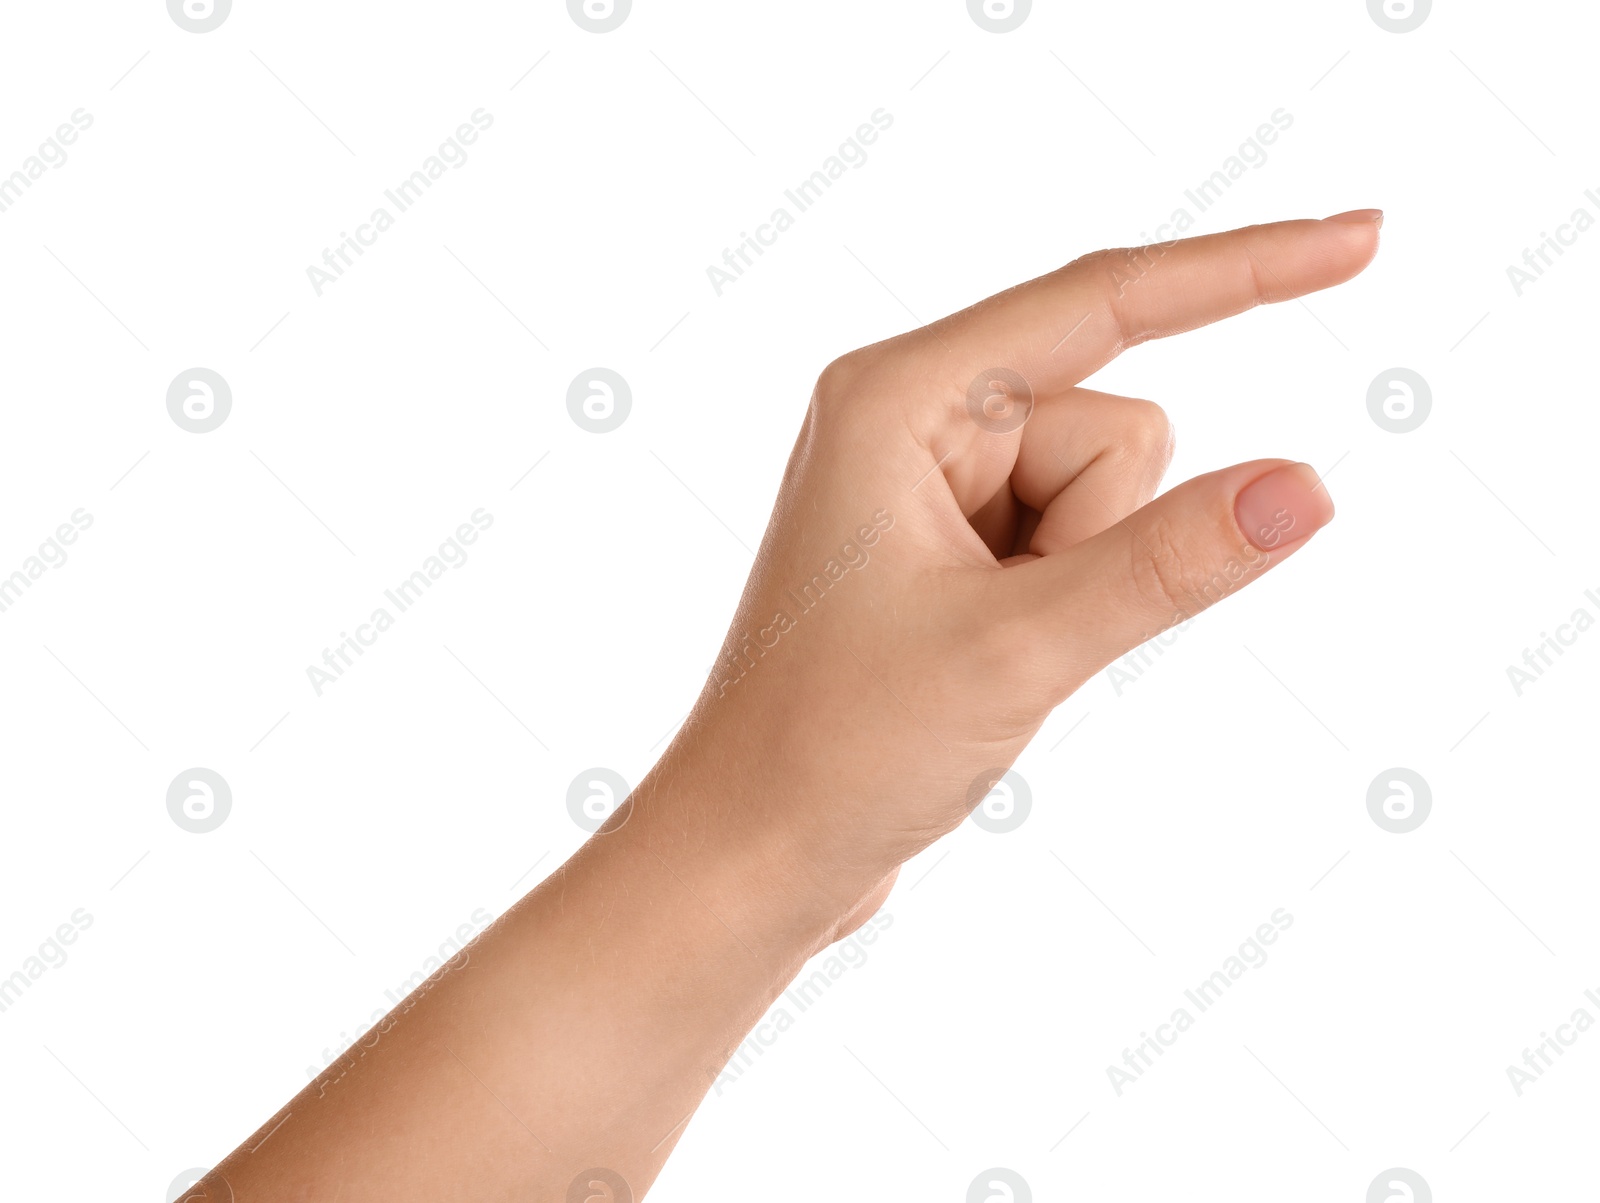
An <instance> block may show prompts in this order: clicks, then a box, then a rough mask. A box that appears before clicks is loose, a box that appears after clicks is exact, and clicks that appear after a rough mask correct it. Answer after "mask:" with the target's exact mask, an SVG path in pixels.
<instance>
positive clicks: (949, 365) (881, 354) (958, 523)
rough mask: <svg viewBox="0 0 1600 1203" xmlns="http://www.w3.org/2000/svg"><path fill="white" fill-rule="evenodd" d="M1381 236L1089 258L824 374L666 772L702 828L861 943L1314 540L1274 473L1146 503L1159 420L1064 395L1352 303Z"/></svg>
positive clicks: (1305, 232)
mask: <svg viewBox="0 0 1600 1203" xmlns="http://www.w3.org/2000/svg"><path fill="white" fill-rule="evenodd" d="M1380 220H1381V214H1379V213H1378V212H1376V211H1374V210H1362V211H1358V212H1355V213H1350V214H1341V215H1340V216H1338V217H1334V218H1329V219H1327V220H1326V221H1287V222H1279V223H1276V224H1272V225H1264V226H1253V227H1250V228H1247V229H1243V230H1235V231H1232V232H1230V233H1225V234H1217V235H1212V236H1208V237H1203V238H1193V239H1187V240H1183V241H1177V242H1172V243H1168V244H1164V245H1158V246H1153V247H1146V248H1142V249H1138V250H1118V251H1102V252H1098V253H1096V254H1092V255H1087V256H1085V257H1084V258H1082V259H1079V260H1077V261H1076V262H1074V263H1071V264H1069V265H1068V266H1066V267H1064V268H1062V269H1060V270H1059V271H1056V272H1052V273H1051V274H1050V275H1047V276H1044V277H1042V278H1040V279H1037V280H1034V281H1031V282H1030V283H1027V284H1023V285H1021V286H1020V287H1017V288H1014V289H1011V290H1010V291H1008V292H1005V293H1002V294H1000V295H999V296H996V297H991V298H990V299H989V300H987V301H983V302H980V303H979V304H977V305H975V306H973V307H972V308H970V309H967V310H965V311H963V312H961V313H958V314H955V315H954V316H952V317H948V318H945V319H944V320H942V321H938V322H935V323H933V324H932V325H930V326H926V327H924V328H922V329H919V330H915V331H912V332H911V333H909V334H904V335H901V336H900V337H898V338H893V339H890V340H888V341H887V342H882V343H878V344H876V345H874V346H870V347H866V348H863V349H862V350H859V351H854V352H852V353H850V354H848V355H846V356H844V357H843V358H841V359H839V360H837V361H836V362H834V363H833V364H832V365H830V366H829V367H828V368H827V370H826V371H824V372H823V374H822V377H821V379H820V380H819V381H818V383H817V386H816V391H815V393H814V395H813V397H812V400H811V407H810V410H809V412H808V413H807V415H806V420H805V425H804V427H803V428H802V430H801V432H800V438H799V441H798V443H797V444H796V446H795V449H794V453H793V455H792V456H791V458H790V461H789V467H788V471H787V474H786V476H785V479H784V482H783V488H782V491H781V493H780V495H779V498H778V504H777V507H776V510H775V512H774V514H773V517H772V521H771V524H770V526H769V527H768V529H767V533H766V537H765V540H764V541H763V543H762V546H761V550H760V553H759V555H758V557H757V560H756V565H755V568H754V570H753V572H752V573H751V576H750V580H749V583H748V585H747V586H746V588H745V593H744V598H743V600H742V602H741V604H740V606H739V609H738V613H737V614H736V616H735V618H734V621H733V626H732V629H731V630H730V632H729V635H728V639H727V642H726V644H725V645H724V647H723V649H722V655H721V659H720V661H719V663H718V668H717V670H716V671H715V672H714V673H713V675H712V678H711V680H710V682H709V683H708V684H707V687H706V690H705V693H704V694H703V696H702V698H701V700H700V703H699V705H698V707H697V709H696V711H695V713H694V715H693V717H692V719H691V722H690V724H689V725H688V727H687V728H686V730H685V732H684V733H683V734H682V735H681V736H680V738H679V740H678V741H677V742H676V743H675V745H674V747H673V749H672V751H671V752H670V753H669V756H668V760H669V762H673V763H678V764H681V765H682V766H683V770H682V771H685V772H692V771H693V769H692V767H691V766H693V765H695V764H697V763H705V764H708V765H711V766H715V767H714V768H713V770H712V771H713V772H714V773H716V774H719V775H721V774H725V773H727V772H728V771H729V770H730V768H732V771H734V772H736V773H737V775H738V778H739V780H740V782H741V786H740V787H738V788H736V789H733V790H725V791H724V792H725V793H727V795H728V796H729V798H730V801H729V803H728V804H727V805H726V807H725V809H724V811H723V813H722V814H721V815H720V818H719V821H721V822H725V823H729V824H735V825H751V826H756V827H761V828H768V827H777V828H781V829H783V830H784V831H785V832H786V838H787V839H789V840H790V841H791V842H792V847H793V848H794V851H795V856H796V858H797V861H796V868H797V871H798V872H799V874H800V875H801V876H803V877H804V878H806V879H807V880H810V881H816V880H818V879H819V878H821V879H824V880H827V881H829V882H831V883H833V884H834V885H835V886H836V887H837V888H839V889H840V890H841V891H842V893H841V895H840V898H839V900H838V901H839V902H840V903H841V904H843V903H846V902H850V900H851V899H854V902H853V903H851V907H852V909H856V913H857V918H858V920H859V918H864V917H865V915H866V914H869V913H870V907H871V906H874V905H876V903H878V902H881V900H882V896H883V894H885V893H886V892H887V889H888V885H889V884H890V881H891V880H892V874H893V872H894V871H895V869H896V867H897V866H898V865H899V864H900V863H901V862H902V861H904V860H905V859H906V858H907V857H909V856H911V855H912V854H914V853H916V852H918V851H919V850H921V849H922V848H924V847H926V846H927V845H928V844H929V843H931V842H932V841H933V840H935V839H937V838H938V837H939V836H940V835H942V834H944V833H946V832H948V831H950V830H952V829H953V828H954V827H956V826H957V825H958V824H959V823H960V822H961V821H962V819H963V818H965V817H966V815H967V814H968V813H969V812H970V810H971V809H972V807H973V806H974V804H975V803H976V802H978V801H979V800H980V799H981V798H982V797H983V796H985V795H986V794H987V793H988V791H989V789H990V787H991V786H992V784H993V782H994V780H995V778H996V777H998V776H999V774H1000V773H1001V772H1002V771H1003V770H1004V769H1005V768H1007V767H1008V766H1009V765H1010V764H1011V762H1012V761H1013V759H1014V758H1015V757H1016V756H1017V754H1018V753H1019V752H1020V751H1021V750H1022V748H1023V747H1024V746H1025V745H1026V744H1027V742H1028V740H1029V739H1030V738H1031V737H1032V736H1033V734H1034V733H1035V732H1036V731H1037V730H1038V729H1039V726H1040V724H1041V723H1043V721H1044V719H1045V717H1046V716H1047V715H1048V714H1049V713H1050V711H1051V709H1052V708H1053V707H1054V706H1056V705H1057V704H1059V703H1060V702H1061V701H1062V700H1063V699H1065V698H1066V697H1067V696H1068V695H1069V694H1071V693H1072V692H1073V691H1075V690H1076V689H1077V688H1078V687H1079V686H1081V685H1082V684H1084V683H1085V682H1086V681H1087V680H1089V678H1090V677H1092V676H1093V675H1094V674H1095V673H1096V672H1097V671H1099V670H1100V669H1101V668H1103V667H1104V666H1105V665H1107V664H1109V663H1111V662H1112V661H1113V660H1115V659H1117V658H1118V657H1120V656H1122V655H1123V654H1125V653H1126V652H1128V651H1129V650H1130V649H1132V648H1134V647H1136V646H1138V645H1139V644H1141V643H1143V642H1144V641H1146V640H1148V639H1150V638H1151V637H1153V636H1155V635H1157V634H1159V633H1160V632H1161V631H1164V630H1166V629H1167V628H1168V627H1170V626H1172V625H1174V624H1175V623H1178V622H1181V621H1184V620H1186V619H1187V618H1189V617H1190V616H1192V615H1194V614H1195V613H1197V612H1198V611H1200V610H1202V609H1204V608H1205V607H1207V606H1209V605H1211V604H1213V603H1215V602H1217V601H1219V600H1220V599H1221V598H1222V597H1224V596H1227V595H1228V594H1230V593H1232V592H1233V591H1234V590H1236V589H1239V588H1242V587H1243V586H1245V585H1246V584H1248V583H1250V582H1251V581H1253V580H1255V579H1257V578H1258V577H1260V576H1261V575H1262V573H1263V572H1265V571H1267V570H1268V569H1269V568H1271V567H1272V566H1274V565H1276V564H1278V563H1280V562H1281V561H1283V560H1284V559H1286V558H1287V557H1288V556H1290V555H1292V554H1293V553H1294V552H1295V551H1297V550H1298V549H1299V548H1300V547H1302V546H1303V545H1304V544H1305V541H1306V540H1307V539H1309V538H1310V537H1311V536H1312V535H1313V534H1315V533H1316V532H1317V530H1318V529H1320V528H1321V527H1322V526H1324V525H1325V524H1326V523H1327V522H1328V521H1329V519H1331V518H1332V516H1333V504H1332V502H1331V501H1330V500H1329V498H1328V495H1327V492H1326V490H1324V489H1322V488H1321V487H1320V483H1319V480H1318V477H1317V476H1316V474H1315V473H1314V472H1313V471H1312V469H1311V468H1309V467H1308V466H1306V465H1305V464H1296V463H1292V462H1289V461H1286V460H1257V461H1253V462H1251V463H1245V464H1238V465H1235V466H1234V467H1231V468H1224V469H1222V470H1221V471H1218V472H1213V473H1209V474H1207V475H1205V476H1201V477H1198V478H1196V479H1194V480H1191V481H1187V482H1185V483H1184V484H1182V485H1179V486H1178V487H1177V488H1175V489H1173V490H1171V491H1170V492H1168V493H1166V494H1165V495H1163V496H1162V497H1161V498H1159V499H1158V500H1156V501H1153V502H1152V501H1151V498H1152V496H1153V495H1154V493H1155V490H1156V487H1157V485H1158V484H1159V482H1160V480H1161V477H1162V474H1163V473H1164V472H1165V470H1166V467H1167V464H1168V462H1169V460H1170V459H1171V456H1172V435H1171V430H1170V428H1169V426H1168V423H1167V420H1166V417H1165V415H1164V414H1163V412H1162V411H1161V409H1160V408H1159V407H1157V406H1156V405H1154V404H1152V403H1151V402H1149V401H1142V400H1134V399H1132V398H1127V397H1117V396H1111V395H1109V394H1106V393H1100V392H1095V391H1093V390H1091V389H1086V388H1082V387H1079V382H1080V381H1081V380H1083V379H1084V378H1085V377H1087V376H1089V375H1090V374H1092V373H1093V372H1095V371H1096V370H1097V369H1099V368H1101V367H1103V366H1104V365H1105V364H1106V363H1107V362H1108V361H1109V360H1111V359H1112V358H1114V357H1115V356H1116V355H1118V354H1120V353H1121V352H1122V351H1124V350H1126V349H1128V348H1129V347H1133V346H1136V345H1138V344H1139V343H1142V342H1144V341H1146V340H1148V339H1151V338H1159V337H1164V336H1166V335H1169V334H1178V333H1181V332H1182V331H1185V330H1190V329H1193V328H1194V327H1196V326H1201V325H1204V324H1206V323H1209V322H1214V321H1217V320H1219V319H1221V318H1226V317H1231V316H1233V315H1235V314H1238V313H1242V312H1243V311H1245V310H1247V309H1250V308H1252V307H1254V306H1256V305H1259V304H1262V303H1265V302H1275V301H1283V300H1289V299H1291V298H1293V297H1298V296H1301V295H1303V294H1305V293H1309V292H1314V291H1316V290H1318V289H1322V288H1327V287H1330V286H1331V285H1334V284H1339V283H1341V282H1343V281H1345V280H1347V279H1349V278H1350V277H1351V276H1353V275H1355V274H1356V273H1357V272H1359V271H1360V270H1361V269H1362V268H1363V267H1365V266H1366V265H1367V263H1368V262H1369V261H1370V260H1371V259H1372V257H1373V255H1374V253H1375V252H1376V250H1377V246H1378V227H1379V223H1380ZM732 766H737V767H736V768H734V767H732ZM625 817H626V812H624V813H623V815H621V816H619V819H625ZM856 904H862V905H859V908H857V905H856ZM840 930H841V932H842V931H843V930H845V929H844V928H841V929H840Z"/></svg>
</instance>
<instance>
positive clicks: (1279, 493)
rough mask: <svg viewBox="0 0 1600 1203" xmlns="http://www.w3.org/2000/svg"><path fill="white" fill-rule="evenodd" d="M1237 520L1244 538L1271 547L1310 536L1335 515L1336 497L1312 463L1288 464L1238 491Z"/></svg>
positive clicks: (1234, 511)
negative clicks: (1329, 490) (1330, 492)
mask: <svg viewBox="0 0 1600 1203" xmlns="http://www.w3.org/2000/svg"><path fill="white" fill-rule="evenodd" d="M1233 517H1234V521H1236V522H1237V523H1238V524H1239V529H1240V530H1242V531H1243V532H1244V536H1245V538H1247V539H1249V540H1250V542H1251V543H1252V544H1254V545H1255V546H1256V547H1258V548H1260V549H1261V550H1262V551H1271V550H1272V549H1273V548H1275V547H1283V546H1285V545H1287V544H1290V543H1294V542H1297V541H1298V540H1300V539H1306V538H1310V537H1311V536H1312V535H1314V534H1316V533H1317V532H1318V531H1319V530H1321V529H1322V528H1323V527H1325V526H1327V525H1328V523H1329V522H1330V521H1331V520H1332V518H1333V499H1332V498H1331V497H1329V496H1328V490H1327V487H1326V486H1325V485H1324V484H1323V483H1322V479H1321V477H1319V476H1318V475H1317V472H1316V469H1315V468H1313V467H1312V466H1311V465H1310V464H1285V465H1284V466H1283V467H1281V468H1274V469H1273V470H1272V471H1271V472H1268V473H1267V474H1266V475H1265V476H1259V477H1257V478H1256V479H1255V480H1253V481H1251V482H1250V483H1249V484H1247V485H1246V486H1245V487H1244V488H1243V489H1241V490H1240V491H1239V496H1238V498H1237V499H1236V500H1235V501H1234V503H1233Z"/></svg>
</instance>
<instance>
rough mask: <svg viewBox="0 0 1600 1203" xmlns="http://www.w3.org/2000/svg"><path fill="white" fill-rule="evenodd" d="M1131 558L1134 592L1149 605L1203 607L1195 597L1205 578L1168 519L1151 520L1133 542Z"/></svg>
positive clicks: (1185, 610) (1184, 609)
mask: <svg viewBox="0 0 1600 1203" xmlns="http://www.w3.org/2000/svg"><path fill="white" fill-rule="evenodd" d="M1133 559H1134V563H1133V580H1134V583H1135V585H1136V587H1137V589H1138V595H1139V597H1140V598H1141V599H1142V600H1143V601H1144V602H1145V604H1147V605H1148V606H1150V608H1151V609H1153V610H1159V611H1162V612H1164V613H1165V612H1172V613H1177V614H1192V613H1194V612H1195V611H1197V610H1201V609H1204V608H1205V603H1203V602H1201V601H1199V600H1198V598H1199V597H1200V595H1201V593H1202V591H1203V589H1204V587H1205V585H1206V584H1208V583H1209V581H1208V578H1207V576H1206V574H1205V573H1204V572H1203V571H1202V570H1201V565H1200V561H1199V559H1198V557H1196V556H1195V555H1194V553H1193V552H1192V551H1191V550H1189V549H1187V548H1186V547H1185V545H1184V540H1183V537H1182V535H1181V533H1180V532H1179V531H1178V530H1177V528H1176V527H1174V526H1173V525H1172V523H1171V522H1169V521H1166V520H1164V519H1158V520H1156V521H1155V522H1153V523H1151V524H1150V525H1149V526H1148V527H1147V528H1146V529H1145V531H1144V533H1143V534H1141V535H1140V537H1139V542H1138V543H1135V544H1134V545H1133Z"/></svg>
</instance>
